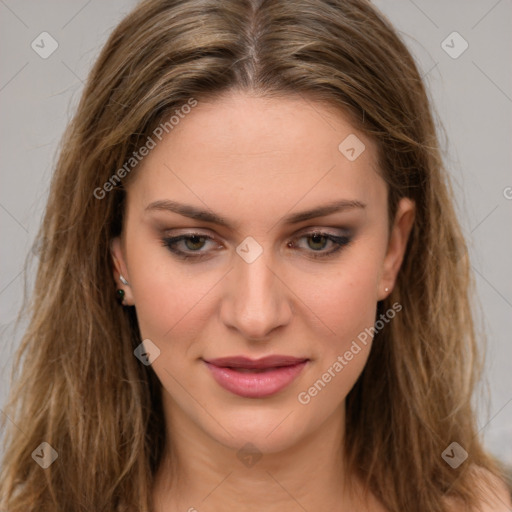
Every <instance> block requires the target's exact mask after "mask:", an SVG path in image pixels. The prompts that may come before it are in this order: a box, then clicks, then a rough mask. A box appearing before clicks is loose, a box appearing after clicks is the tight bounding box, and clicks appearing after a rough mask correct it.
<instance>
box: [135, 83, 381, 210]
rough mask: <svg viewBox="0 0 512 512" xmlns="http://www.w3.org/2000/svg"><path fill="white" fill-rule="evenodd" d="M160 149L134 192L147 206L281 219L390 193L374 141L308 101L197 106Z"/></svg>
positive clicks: (235, 97) (232, 98)
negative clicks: (176, 204) (168, 202)
mask: <svg viewBox="0 0 512 512" xmlns="http://www.w3.org/2000/svg"><path fill="white" fill-rule="evenodd" d="M156 142H157V144H156V146H155V148H154V149H152V150H151V152H150V153H149V154H148V156H146V157H145V158H144V160H143V161H142V163H141V166H140V167H139V169H138V170H137V177H136V179H135V180H134V181H133V183H131V184H130V187H128V189H129V195H130V188H131V187H132V186H133V188H134V192H135V194H136V195H137V196H138V198H139V200H141V201H143V202H146V203H149V202H151V201H155V200H159V199H175V200H181V201H183V202H188V203H193V204H197V205H200V204H201V201H202V202H203V203H205V204H206V205H207V206H211V208H212V209H214V210H216V211H222V212H225V213H226V206H227V205H229V207H235V206H240V207H243V206H244V205H245V207H246V208H247V207H248V208H249V209H250V210H252V213H253V215H255V213H256V211H255V210H254V208H255V207H256V206H257V205H258V204H259V205H265V208H266V209H267V210H269V211H274V210H275V213H276V214H279V215H281V214H282V213H283V212H282V210H290V209H291V208H293V206H294V205H295V204H297V209H305V208H307V207H311V206H317V205H318V203H319V201H320V202H326V201H327V202H328V201H333V200H339V199H348V200H360V201H363V202H365V203H369V202H372V201H373V202H376V201H377V202H378V200H379V196H382V195H383V194H384V195H385V192H386V189H385V184H384V181H383V180H382V178H381V177H380V176H379V174H378V169H377V164H376V156H377V153H376V146H375V145H374V143H373V141H371V140H370V139H369V138H368V137H365V136H364V135H363V134H362V133H360V132H359V131H357V130H356V129H355V127H354V126H352V125H351V123H350V122H349V120H348V118H347V117H346V116H345V115H344V114H343V113H342V112H341V111H337V110H335V109H334V108H333V107H329V106H327V105H326V104H323V103H319V102H316V101H314V100H310V99H308V98H305V97H302V96H294V97H286V98H264V97H256V96H251V95H247V94H243V93H237V92H234V93H229V94H226V95H224V96H222V97H220V98H218V99H216V100H214V101H208V102H201V101H199V102H198V104H197V106H195V107H194V108H193V109H191V110H190V113H188V114H184V115H182V116H181V118H180V120H179V122H178V123H177V124H175V125H174V126H173V128H172V130H170V131H169V133H168V134H164V135H163V137H162V140H161V141H158V140H156ZM340 145H341V146H340ZM352 149H354V151H352ZM347 150H348V153H347ZM359 153H360V154H359ZM354 155H355V156H356V158H355V159H354V158H353V156H354ZM185 199H187V201H184V200H185ZM380 199H381V200H382V197H380ZM384 200H385V198H384ZM205 204H203V205H202V206H205ZM223 205H224V206H223Z"/></svg>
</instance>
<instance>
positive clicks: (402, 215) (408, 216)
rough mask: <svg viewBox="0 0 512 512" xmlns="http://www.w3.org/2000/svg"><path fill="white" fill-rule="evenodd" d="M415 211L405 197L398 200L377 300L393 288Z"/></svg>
mask: <svg viewBox="0 0 512 512" xmlns="http://www.w3.org/2000/svg"><path fill="white" fill-rule="evenodd" d="M415 210H416V209H415V204H414V201H412V200H411V199H409V198H407V197H402V199H400V201H399V203H398V206H397V210H396V214H395V220H394V222H393V226H392V228H391V233H390V235H389V242H388V248H387V250H386V256H385V258H384V262H383V264H382V270H381V275H380V279H379V283H378V288H377V295H378V297H377V300H383V299H385V298H386V297H387V296H388V295H389V294H390V293H391V290H392V289H393V286H395V281H396V277H397V275H398V271H399V270H400V266H401V265H402V261H403V259H404V254H405V250H406V248H407V241H408V240H409V234H410V232H411V229H412V226H413V224H414V217H415ZM386 288H388V291H386Z"/></svg>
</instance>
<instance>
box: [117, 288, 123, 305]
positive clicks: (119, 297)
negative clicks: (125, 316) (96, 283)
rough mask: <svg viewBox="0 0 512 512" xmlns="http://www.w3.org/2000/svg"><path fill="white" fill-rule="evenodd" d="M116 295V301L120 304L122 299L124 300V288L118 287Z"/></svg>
mask: <svg viewBox="0 0 512 512" xmlns="http://www.w3.org/2000/svg"><path fill="white" fill-rule="evenodd" d="M116 295H117V302H119V304H122V303H123V301H124V290H122V289H121V288H119V289H118V290H117V291H116Z"/></svg>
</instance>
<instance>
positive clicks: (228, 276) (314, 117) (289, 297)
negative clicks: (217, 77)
mask: <svg viewBox="0 0 512 512" xmlns="http://www.w3.org/2000/svg"><path fill="white" fill-rule="evenodd" d="M164 133H165V132H164ZM347 137H348V139H347ZM155 141H157V144H156V146H155V147H154V148H153V149H151V151H150V152H149V154H148V155H147V156H146V157H145V158H144V160H143V161H142V162H141V167H140V168H139V169H137V171H136V172H137V175H136V176H134V178H135V179H134V180H133V181H132V182H131V183H130V184H129V186H128V189H127V203H126V212H125V213H126V215H125V224H124V229H123V233H122V236H121V237H120V238H119V239H115V240H114V241H113V245H112V250H113V256H114V262H115V267H116V270H115V277H116V280H117V282H118V283H119V272H121V273H122V274H123V276H124V277H125V278H126V279H127V281H128V282H129V286H124V285H120V287H122V288H124V290H125V292H126V296H125V304H128V305H135V308H136V314H137V318H138V322H139V326H140V331H141V334H142V338H143V339H145V340H151V342H152V343H149V342H146V349H147V350H148V351H149V353H153V357H154V356H155V355H157V357H156V359H154V361H153V362H152V367H153V369H154V371H155V372H156V374H157V376H158V378H159V379H160V381H161V383H162V386H163V398H164V407H165V413H166V419H167V422H168V424H169V425H170V427H171V428H172V429H178V430H179V429H181V430H186V431H187V432H196V433H200V434H198V435H202V436H207V438H208V439H210V440H215V441H217V442H218V443H221V444H223V445H225V446H228V447H233V448H240V447H242V446H244V445H245V444H246V443H251V444H253V445H254V446H256V447H257V449H258V450H260V451H261V452H268V453H271V452H276V451H279V450H283V449H286V448H287V447H290V446H292V445H294V444H297V443H299V442H300V441H301V440H303V439H305V438H306V436H308V435H311V434H313V433H314V432H316V431H318V429H320V428H321V426H322V425H324V424H325V422H326V421H327V420H328V419H330V418H333V417H334V415H335V414H337V413H340V414H343V411H344V401H345V398H346V396H347V394H348V392H349V391H350V389H351V388H352V386H353V385H354V383H355V382H356V380H357V378H358V376H359V375H360V373H361V371H362V370H363V367H364V365H365V363H366V360H367V357H368V354H369V350H370V348H371V335H369V334H368V333H369V332H371V331H369V328H371V327H373V325H374V322H375V319H376V306H377V301H379V300H381V299H383V298H384V297H386V296H387V295H388V294H389V293H390V291H388V292H386V291H385V289H386V288H389V290H391V289H392V287H393V285H394V280H395V278H396V275H397V272H398V269H399V266H400V264H401V260H402V257H403V254H404V250H405V245H406V241H407V236H408V234H409V230H410V227H411V225H412V221H413V205H412V203H411V202H410V201H409V200H407V199H402V201H401V202H400V205H399V209H398V213H397V216H396V218H395V224H394V226H392V229H391V230H390V229H389V228H388V224H387V219H388V216H387V189H386V185H385V182H384V181H383V179H382V178H381V177H380V176H379V175H378V174H377V172H376V148H375V146H374V145H373V143H372V142H371V141H370V140H369V139H367V138H366V137H365V136H363V135H362V134H360V133H359V132H357V131H356V130H355V129H354V128H353V127H352V126H351V125H350V124H349V123H348V122H347V121H346V120H345V118H344V117H343V116H342V115H341V114H340V113H335V112H334V111H332V110H330V109H327V108H326V107H325V106H323V105H321V104H319V103H315V102H314V101H306V100H305V99H303V98H301V97H295V98H291V97H288V98H286V99H268V98H267V99H264V98H256V97H251V96H248V95H244V94H242V93H230V94H229V95H226V96H224V97H223V98H222V99H220V100H217V101H215V102H213V103H205V102H199V103H198V104H197V106H196V107H195V108H193V109H192V110H191V112H190V113H189V114H187V115H185V116H183V118H181V119H180V120H179V123H177V124H175V125H174V128H173V129H172V131H169V133H168V134H167V135H165V136H164V137H163V138H162V140H161V141H160V142H158V140H157V139H155ZM363 144H364V146H363ZM335 203H339V204H338V206H339V208H338V209H334V208H333V209H332V210H330V213H326V212H320V213H318V212H317V214H316V215H315V216H314V217H311V218H310V216H309V215H306V214H304V215H301V214H302V213H304V212H309V211H314V210H316V209H322V208H325V207H327V206H329V205H334V204H335ZM178 204H179V208H180V209H181V210H182V213H183V214H180V213H177V211H176V210H177V209H178V207H177V206H178ZM173 205H174V206H175V207H176V208H171V206H173ZM186 212H188V213H189V215H184V214H185V213H186ZM197 212H204V213H201V215H199V214H198V213H197ZM207 215H208V217H207ZM221 220H222V222H221ZM315 233H320V234H317V235H315ZM181 236H188V237H190V238H188V239H187V238H184V239H181V240H180V239H179V237H181ZM172 238H176V240H174V241H172V240H171V239H172ZM395 314H400V313H397V312H395V311H394V312H393V315H392V316H395ZM389 317H391V315H389ZM389 321H392V320H390V319H389V318H388V321H387V322H389ZM387 322H386V323H387ZM364 333H366V336H365V334H364ZM363 340H364V341H363ZM155 346H156V347H158V350H159V354H158V352H156V353H155V352H154V347H155ZM269 356H279V357H278V358H275V359H274V360H267V361H258V360H261V359H262V358H267V357H269ZM281 356H282V357H281ZM219 358H228V359H227V360H226V359H225V360H223V361H214V360H215V359H219ZM235 358H237V359H235ZM240 358H246V359H247V360H249V362H248V361H247V360H243V359H240ZM212 361H213V362H212ZM141 364H142V363H141ZM277 366H280V368H277ZM173 431H174V430H173Z"/></svg>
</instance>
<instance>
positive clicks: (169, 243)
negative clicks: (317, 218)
mask: <svg viewBox="0 0 512 512" xmlns="http://www.w3.org/2000/svg"><path fill="white" fill-rule="evenodd" d="M314 236H317V237H318V236H321V237H323V238H327V239H328V240H329V241H331V242H332V243H334V244H335V248H334V249H332V250H331V251H328V252H319V251H311V252H312V254H311V257H312V258H314V259H321V258H329V257H333V256H334V254H335V253H337V252H338V251H340V250H341V249H343V248H344V247H346V246H347V245H349V244H350V243H351V241H352V238H351V237H350V236H346V235H342V236H337V235H333V234H331V233H324V232H322V231H311V232H309V233H304V234H303V235H301V236H299V237H297V238H296V239H294V240H300V239H301V238H312V237H314ZM193 238H200V239H203V238H204V239H205V240H213V238H212V237H210V236H208V235H204V234H201V233H186V234H183V235H180V236H175V237H166V238H162V245H163V246H164V247H167V248H168V249H169V250H170V251H171V252H172V253H174V254H175V255H176V256H178V257H179V258H181V259H184V260H187V259H194V260H196V261H198V260H201V259H204V258H206V257H208V254H207V253H203V254H194V253H197V252H198V251H191V252H189V253H187V252H185V251H181V250H178V249H176V248H175V246H176V244H178V242H180V241H182V240H191V239H193ZM315 253H316V254H315Z"/></svg>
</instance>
